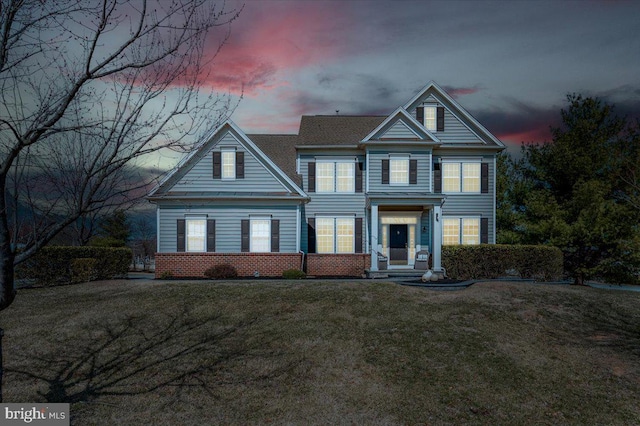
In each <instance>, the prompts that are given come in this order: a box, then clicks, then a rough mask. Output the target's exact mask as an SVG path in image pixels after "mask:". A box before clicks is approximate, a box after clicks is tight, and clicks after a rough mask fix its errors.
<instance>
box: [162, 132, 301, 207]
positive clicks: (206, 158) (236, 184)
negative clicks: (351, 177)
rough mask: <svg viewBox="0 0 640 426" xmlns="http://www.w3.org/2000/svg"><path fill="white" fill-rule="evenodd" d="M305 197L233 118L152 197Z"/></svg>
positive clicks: (213, 133) (198, 149)
mask: <svg viewBox="0 0 640 426" xmlns="http://www.w3.org/2000/svg"><path fill="white" fill-rule="evenodd" d="M204 196H206V197H208V198H228V197H231V196H233V197H242V196H244V197H260V196H276V197H277V196H284V197H291V196H293V197H305V194H304V193H303V192H302V190H301V189H300V188H299V187H298V185H297V184H296V183H295V182H293V181H292V179H291V178H290V177H288V176H287V175H286V174H285V173H284V172H283V171H282V170H281V169H280V168H278V167H277V166H276V165H275V164H274V163H273V162H272V161H271V159H270V158H269V157H267V156H266V155H265V154H264V153H263V152H262V151H261V150H260V149H259V148H258V147H257V146H256V144H255V143H253V141H252V140H251V139H250V138H249V137H248V136H247V135H246V134H245V133H244V132H243V131H242V130H240V129H239V128H238V127H237V126H236V125H235V124H234V123H233V122H231V121H227V122H226V123H224V124H223V125H222V126H220V127H219V128H218V129H216V130H215V131H214V132H212V134H211V136H209V138H208V139H207V140H205V142H204V143H202V144H201V145H200V146H199V147H198V148H197V149H196V150H194V152H192V153H191V154H190V155H189V156H188V157H186V158H185V159H184V160H183V161H182V162H181V163H180V164H179V165H178V166H177V167H176V168H175V169H174V170H173V171H172V172H171V173H169V175H168V176H167V177H165V178H164V179H163V180H162V181H161V182H160V183H159V185H158V186H157V187H156V188H155V189H154V190H153V191H152V192H151V194H150V196H149V198H150V199H153V198H180V197H192V198H193V197H204Z"/></svg>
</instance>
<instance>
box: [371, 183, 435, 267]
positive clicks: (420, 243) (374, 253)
mask: <svg viewBox="0 0 640 426" xmlns="http://www.w3.org/2000/svg"><path fill="white" fill-rule="evenodd" d="M442 201H443V197H442V196H434V195H433V194H403V195H402V196H401V197H398V194H375V195H374V194H368V199H367V207H368V208H367V216H368V217H367V219H368V227H369V232H368V236H369V237H370V239H369V244H368V247H369V248H370V255H371V268H370V270H369V272H370V273H376V272H378V271H380V272H382V271H385V272H387V273H389V272H390V271H394V272H395V271H406V273H407V274H412V275H411V276H413V275H416V274H417V273H418V272H419V271H422V273H424V271H425V270H426V268H427V265H425V262H421V263H420V264H419V265H418V267H419V269H415V265H416V257H417V256H422V257H424V256H425V254H426V253H428V254H426V256H429V255H430V258H431V264H432V268H431V269H432V270H433V271H434V272H441V271H442V266H441V252H442V219H441V218H442ZM369 272H368V274H369ZM420 275H422V274H420Z"/></svg>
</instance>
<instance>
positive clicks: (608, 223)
mask: <svg viewBox="0 0 640 426" xmlns="http://www.w3.org/2000/svg"><path fill="white" fill-rule="evenodd" d="M567 99H568V101H569V107H568V109H566V110H562V126H561V127H559V128H553V129H552V134H553V141H552V143H548V144H544V145H528V146H524V147H523V160H522V163H521V164H520V165H519V166H520V167H521V173H520V174H517V173H516V174H515V175H514V176H515V177H516V179H513V182H514V183H513V184H512V185H513V186H514V187H515V188H520V189H522V188H527V189H528V191H527V193H526V194H524V196H522V197H521V198H519V197H518V196H515V195H513V194H516V193H518V190H517V189H515V190H514V189H512V190H511V191H512V193H513V194H512V196H511V202H512V203H513V206H514V207H513V211H515V212H516V213H515V214H516V216H517V217H516V218H515V219H513V223H512V228H511V229H513V230H515V231H516V232H517V234H518V235H519V237H520V238H519V239H520V241H518V242H523V243H530V244H552V245H555V246H557V247H560V248H561V249H562V251H563V253H564V256H565V270H566V272H568V273H569V274H570V275H571V276H572V277H573V278H574V282H575V283H576V284H582V283H584V280H585V279H588V278H590V277H601V278H608V279H611V280H617V281H620V280H624V281H638V274H639V273H640V227H639V226H638V222H639V219H640V209H634V207H633V204H632V203H631V202H629V201H628V199H629V198H630V197H628V196H627V197H626V198H627V199H625V196H624V195H625V194H627V195H628V194H629V187H630V186H629V185H628V184H627V183H625V181H624V179H622V176H623V171H624V167H625V164H626V162H627V160H628V158H629V156H630V155H631V154H632V153H633V152H637V149H638V147H637V145H638V144H637V138H636V140H632V139H629V137H628V135H629V134H630V133H629V132H627V133H625V132H624V131H623V130H624V129H625V128H627V127H628V126H627V122H626V120H624V119H622V118H620V117H618V116H616V115H615V114H614V112H613V107H612V106H611V105H608V104H606V103H603V102H601V101H600V100H598V99H594V98H588V97H587V98H583V97H582V96H580V95H569V96H568V97H567ZM625 135H627V136H625ZM634 150H635V151H634ZM520 195H523V194H520ZM621 195H622V196H621ZM514 224H515V225H514Z"/></svg>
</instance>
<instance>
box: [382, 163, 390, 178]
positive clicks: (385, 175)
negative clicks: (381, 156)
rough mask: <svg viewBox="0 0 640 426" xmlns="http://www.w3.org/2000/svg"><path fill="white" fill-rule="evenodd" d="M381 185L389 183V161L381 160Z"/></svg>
mask: <svg viewBox="0 0 640 426" xmlns="http://www.w3.org/2000/svg"><path fill="white" fill-rule="evenodd" d="M382 183H383V184H385V183H389V160H382Z"/></svg>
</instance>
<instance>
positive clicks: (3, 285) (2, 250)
mask: <svg viewBox="0 0 640 426" xmlns="http://www.w3.org/2000/svg"><path fill="white" fill-rule="evenodd" d="M0 188H2V189H3V193H6V192H5V191H4V189H5V188H6V176H0ZM6 212H7V203H6V200H5V197H4V195H0V311H2V310H4V309H6V308H7V307H9V305H11V303H12V302H13V299H15V297H16V289H15V286H14V283H13V271H14V265H13V262H14V260H15V252H14V251H13V250H12V247H11V236H10V235H9V222H8V217H7V216H8V215H7V214H6Z"/></svg>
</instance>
